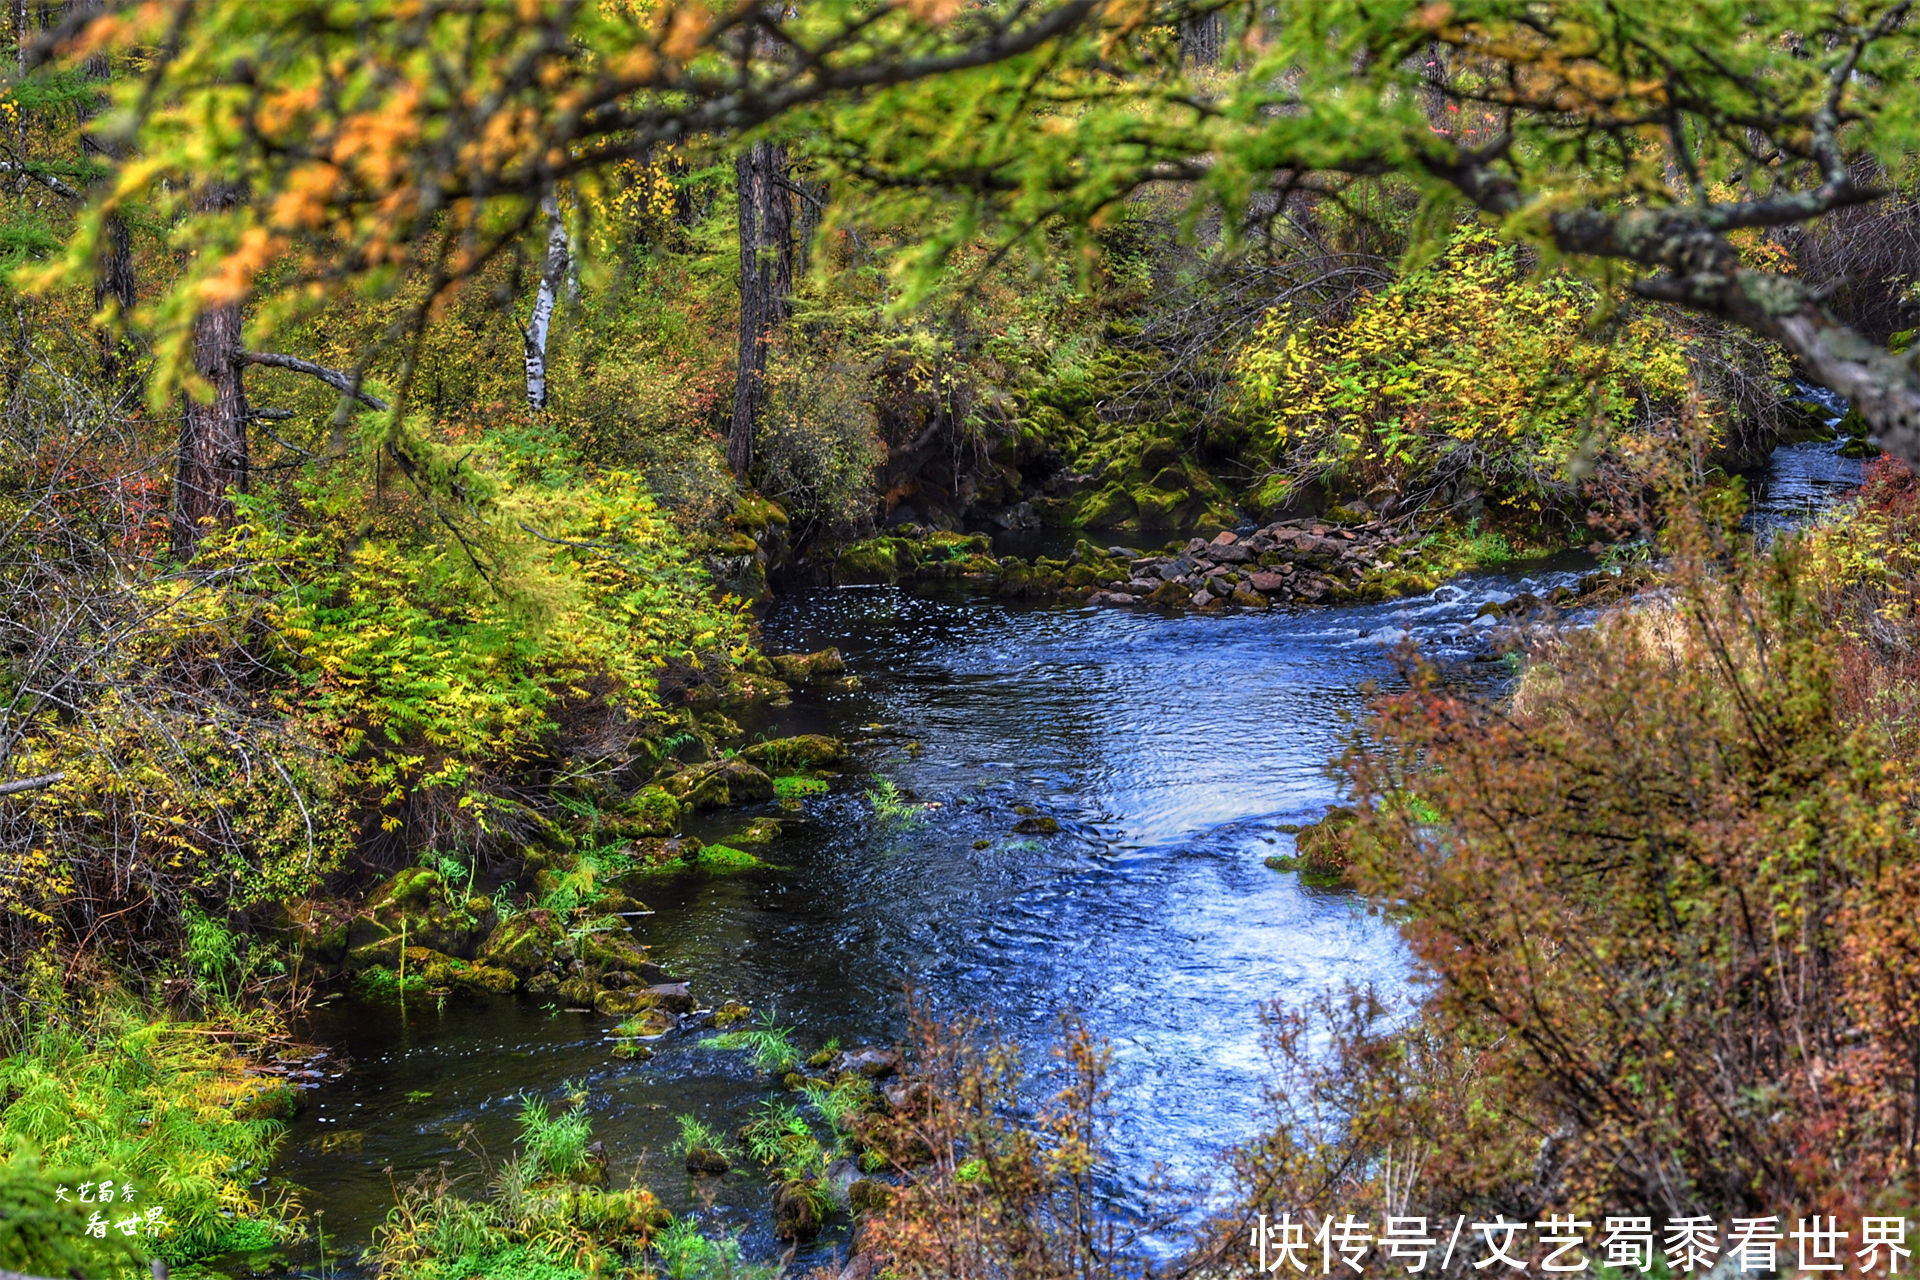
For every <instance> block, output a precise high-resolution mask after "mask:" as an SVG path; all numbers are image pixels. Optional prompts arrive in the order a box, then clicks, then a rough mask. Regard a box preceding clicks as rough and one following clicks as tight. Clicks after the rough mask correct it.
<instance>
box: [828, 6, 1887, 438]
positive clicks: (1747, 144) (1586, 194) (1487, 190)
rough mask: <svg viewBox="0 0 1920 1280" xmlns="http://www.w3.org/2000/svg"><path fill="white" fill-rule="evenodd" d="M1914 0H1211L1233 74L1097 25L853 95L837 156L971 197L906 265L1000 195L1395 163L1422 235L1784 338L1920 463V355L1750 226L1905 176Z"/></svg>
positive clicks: (1306, 177)
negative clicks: (1043, 59)
mask: <svg viewBox="0 0 1920 1280" xmlns="http://www.w3.org/2000/svg"><path fill="white" fill-rule="evenodd" d="M1912 9H1913V5H1912V3H1911V2H1910V0H1839V2H1838V3H1833V4H1826V5H1818V6H1807V5H1802V4H1785V3H1762V4H1758V5H1756V4H1752V3H1749V2H1747V0H1699V2H1697V3H1690V4H1684V5H1676V4H1669V3H1661V2H1660V0H1435V2H1434V3H1426V4H1414V3H1410V2H1402V3H1393V4H1384V5H1382V4H1374V3H1370V2H1364V3H1363V2H1362V0H1287V2H1286V3H1282V4H1280V5H1278V6H1269V5H1264V4H1252V3H1243V4H1238V5H1236V6H1234V7H1233V8H1232V9H1230V10H1227V11H1226V12H1227V13H1228V14H1229V15H1230V21H1229V33H1230V39H1229V41H1228V43H1229V44H1230V45H1232V46H1234V47H1233V51H1232V54H1231V55H1230V56H1228V57H1226V58H1225V61H1226V62H1228V63H1229V64H1230V65H1231V66H1232V67H1234V68H1235V70H1234V72H1233V74H1231V75H1230V76H1227V77H1218V78H1215V79H1213V80H1210V81H1206V82H1202V81H1201V80H1200V79H1199V78H1198V77H1195V76H1191V75H1188V74H1187V73H1185V72H1184V71H1183V68H1182V63H1183V58H1182V56H1181V54H1182V46H1183V45H1185V44H1189V43H1190V41H1187V40H1184V39H1182V38H1181V36H1180V35H1179V34H1175V35H1174V36H1171V37H1160V36H1156V35H1154V34H1153V32H1152V31H1151V30H1149V31H1147V32H1143V33H1142V35H1141V37H1140V38H1139V39H1137V40H1134V41H1132V42H1130V43H1125V44H1122V43H1118V42H1115V41H1112V40H1110V39H1102V38H1100V37H1099V36H1098V34H1097V33H1096V35H1095V36H1093V37H1092V38H1089V39H1088V40H1086V41H1084V42H1082V43H1081V44H1079V45H1078V46H1075V48H1074V49H1073V51H1072V56H1071V57H1067V58H1062V59H1060V60H1058V61H1057V62H1056V63H1055V64H1054V66H1053V67H1052V69H1051V74H1050V75H1049V77H1048V78H1047V79H1045V80H1043V81H1035V82H1023V83H1018V84H1009V83H1005V82H1000V83H996V84H994V85H991V86H984V87H980V88H977V89H976V90H975V91H974V92H972V93H970V94H966V95H960V94H956V93H954V92H952V91H951V90H948V89H945V88H940V87H934V86H920V85H915V86H907V87H904V88H902V89H900V90H897V91H894V92H890V93H888V94H885V95H882V96H880V97H878V98H876V99H874V100H873V101H871V102H869V103H866V104H863V105H862V106H861V107H860V108H859V109H858V110H855V111H851V112H845V113H842V114H841V115H840V116H838V117H837V118H836V119H835V122H834V123H835V128H836V140H837V150H838V152H839V153H840V154H843V155H844V154H847V153H849V152H852V151H855V149H858V154H859V160H858V167H859V169H860V170H862V171H863V172H866V173H868V174H874V173H883V174H885V175H886V176H887V178H888V180H889V181H890V182H891V183H893V184H895V185H898V184H900V183H902V182H911V183H914V184H917V185H920V186H923V187H932V186H936V185H937V186H944V187H945V188H947V189H948V190H949V191H950V192H955V193H961V194H964V195H966V196H968V197H970V198H971V199H972V200H973V201H974V206H973V207H974V212H973V214H972V215H970V216H969V217H966V218H962V219H959V220H957V221H956V224H955V230H954V232H953V233H952V234H950V235H948V236H947V237H945V239H944V240H943V241H942V242H941V243H939V244H935V245H933V246H931V247H930V248H929V250H928V252H927V253H926V254H924V255H923V260H922V264H921V265H922V268H923V278H924V276H925V270H926V269H928V268H932V267H937V266H938V265H940V263H941V262H942V261H943V260H944V258H945V256H946V254H947V253H948V252H950V251H951V250H952V249H953V248H955V247H957V246H958V245H959V244H960V243H962V242H963V241H964V240H965V239H966V238H967V237H968V236H972V235H976V234H977V227H978V225H979V218H980V217H982V216H985V215H989V214H991V215H994V216H997V217H999V218H1001V219H1002V220H1003V225H1004V226H1006V227H1008V228H1010V231H1011V233H1012V234H1015V235H1027V234H1032V233H1034V232H1035V231H1036V229H1037V228H1040V227H1043V226H1046V225H1048V224H1050V223H1057V222H1065V223H1067V224H1069V225H1079V226H1082V227H1087V226H1092V225H1095V224H1097V223H1098V222H1099V221H1100V220H1101V219H1102V217H1103V216H1104V215H1105V213H1106V211H1108V210H1109V209H1111V208H1112V207H1114V206H1116V205H1118V204H1120V203H1121V202H1123V201H1125V200H1126V199H1128V198H1129V197H1130V196H1131V195H1132V194H1133V193H1135V192H1136V191H1139V190H1140V189H1142V188H1143V187H1146V186H1149V185H1153V184H1176V185H1178V186H1180V187H1182V188H1184V189H1186V190H1188V191H1190V192H1191V193H1192V194H1193V197H1194V198H1195V200H1196V202H1198V203H1199V204H1201V205H1212V206H1214V207H1215V208H1217V210H1218V212H1219V213H1220V214H1221V215H1222V216H1223V217H1224V218H1225V219H1226V220H1227V221H1228V223H1229V224H1230V225H1236V226H1239V227H1241V228H1244V227H1245V225H1246V223H1247V222H1248V221H1249V218H1250V216H1251V214H1252V211H1255V210H1262V211H1264V210H1271V209H1273V208H1274V207H1275V203H1274V200H1273V198H1272V197H1273V196H1274V195H1275V194H1276V193H1277V194H1278V195H1279V196H1280V197H1282V199H1283V200H1284V199H1289V198H1290V199H1311V200H1318V201H1322V202H1334V203H1338V202H1342V201H1344V200H1346V199H1347V198H1348V197H1350V196H1351V195H1352V194H1353V193H1354V191H1355V190H1356V184H1372V183H1379V182H1389V183H1397V184H1401V185H1403V186H1406V187H1411V188H1413V189H1414V190H1415V191H1417V192H1418V193H1419V194H1420V195H1422V196H1423V197H1424V198H1425V199H1426V201H1427V216H1426V217H1425V218H1424V219H1423V223H1424V225H1425V227H1426V228H1427V230H1428V231H1429V233H1431V232H1433V231H1437V230H1438V229H1439V228H1441V227H1443V226H1445V225H1446V224H1447V223H1448V222H1449V221H1451V214H1452V213H1454V212H1456V211H1458V210H1460V209H1461V207H1462V206H1465V207H1466V208H1469V209H1472V210H1477V211H1478V212H1479V213H1480V214H1482V215H1483V216H1485V217H1486V218H1488V219H1489V220H1491V221H1493V222H1495V223H1496V224H1498V226H1499V227H1500V228H1501V230H1502V231H1503V233H1504V234H1506V235H1508V236H1511V237H1514V238H1517V239H1520V240H1524V241H1526V242H1529V243H1531V244H1533V245H1535V246H1537V247H1538V248H1539V249H1541V250H1542V251H1543V252H1544V253H1545V255H1546V256H1547V257H1548V259H1549V260H1550V261H1554V262H1572V263H1576V264H1580V265H1582V266H1584V267H1585V268H1586V269H1588V270H1590V271H1591V272H1592V273H1593V274H1594V275H1596V276H1598V277H1600V278H1602V280H1603V281H1604V282H1605V283H1607V284H1609V285H1617V286H1623V287H1625V288H1626V289H1628V290H1630V291H1632V292H1633V293H1637V294H1639V295H1640V296H1642V297H1646V298H1651V299H1657V300H1659V301H1663V302H1668V303H1672V304H1675V305H1678V306H1681V307H1685V308H1689V309H1692V310H1694V311H1698V312H1704V313H1707V314H1710V315H1714V316H1718V317H1721V318H1724V319H1727V320H1731V321H1735V322H1738V323H1740V324H1742V325H1745V326H1747V327H1748V328H1750V329H1752V330H1753V331H1755V332H1757V333H1759V334H1761V335H1763V336H1765V337H1768V338H1771V339H1773V340H1774V341H1776V342H1778V343H1780V344H1781V345H1782V346H1783V347H1784V348H1785V349H1786V350H1787V351H1788V352H1790V353H1791V354H1792V355H1793V356H1794V357H1795V358H1796V359H1797V360H1798V362H1799V363H1800V366H1801V368H1802V369H1803V370H1804V372H1805V373H1806V374H1807V375H1808V376H1809V377H1810V378H1812V379H1813V380H1815V381H1818V382H1820V383H1823V384H1824V385H1826V386H1828V387H1830V388H1832V389H1833V390H1835V391H1838V392H1839V393H1841V394H1842V395H1844V396H1846V397H1848V398H1849V399H1850V400H1852V401H1853V403H1854V404H1855V406H1856V407H1857V408H1858V409H1859V410H1860V411H1861V413H1862V414H1863V415H1864V416H1865V417H1866V419H1867V421H1868V422H1869V423H1870V424H1871V425H1872V426H1873V428H1874V429H1875V431H1876V432H1877V438H1878V441H1879V443H1880V444H1881V445H1882V447H1884V448H1885V449H1886V450H1887V451H1888V452H1890V453H1893V454H1896V455H1898V456H1899V457H1901V458H1903V459H1904V460H1906V461H1908V462H1909V463H1914V464H1920V365H1916V363H1915V361H1914V360H1913V359H1910V358H1908V357H1906V356H1901V355H1894V354H1891V353H1889V352H1888V351H1887V350H1886V349H1885V347H1884V346H1883V345H1882V344H1881V343H1880V342H1878V341H1875V340H1874V339H1873V338H1872V337H1871V336H1869V335H1866V334H1862V333H1860V332H1856V331H1855V330H1853V329H1851V328H1850V327H1848V326H1847V325H1846V324H1844V323H1842V322H1841V321H1839V320H1838V319H1837V318H1836V317H1835V316H1834V315H1833V313H1832V312H1831V311H1830V310H1829V309H1828V307H1827V306H1826V305H1825V299H1824V293H1823V289H1822V284H1823V282H1820V281H1811V280H1805V279H1801V278H1799V277H1798V276H1796V275H1795V274H1793V272H1792V270H1791V268H1790V266H1789V265H1788V264H1787V262H1786V259H1785V255H1783V254H1778V253H1775V252H1771V251H1770V250H1769V242H1768V240H1767V237H1768V236H1769V235H1771V234H1773V233H1775V232H1777V231H1779V230H1780V229H1783V228H1790V227H1799V226H1812V227H1814V228H1816V229H1817V228H1818V227H1819V226H1820V225H1821V224H1822V222H1823V220H1828V219H1829V215H1834V214H1837V213H1843V212H1845V211H1848V210H1853V209H1857V208H1860V207H1863V206H1873V205H1876V204H1879V203H1882V202H1887V201H1889V199H1890V198H1891V197H1892V196H1893V195H1894V194H1895V193H1896V192H1897V191H1899V190H1900V189H1901V188H1902V187H1903V186H1904V185H1906V184H1908V183H1909V182H1910V181H1911V178H1912V176H1913V162H1912V157H1913V156H1914V155H1915V154H1920V148H1917V147H1916V143H1920V83H1916V81H1915V79H1914V77H1913V76H1912V74H1911V72H1910V69H1909V68H1910V65H1911V60H1912V57H1913V55H1914V53H1915V46H1916V43H1917V42H1920V24H1916V23H1915V22H1914V21H1913V20H1912V17H1913V14H1912ZM1169 12H1170V14H1171V16H1174V17H1178V16H1179V15H1180V13H1181V12H1182V10H1181V9H1180V7H1179V6H1172V7H1171V8H1170V11H1169ZM1173 30H1174V31H1175V32H1176V33H1178V32H1181V31H1185V30H1191V28H1190V27H1187V28H1181V27H1174V28H1173ZM1436 71H1438V73H1439V74H1438V75H1436ZM1436 80H1438V81H1439V83H1436ZM1434 115H1438V116H1439V117H1441V118H1442V119H1443V120H1445V121H1446V122H1447V123H1444V124H1441V125H1439V126H1436V125H1435V124H1434V121H1433V116H1434ZM1434 238H1435V237H1433V236H1432V235H1431V234H1429V237H1428V239H1429V243H1431V242H1432V240H1433V239H1434Z"/></svg>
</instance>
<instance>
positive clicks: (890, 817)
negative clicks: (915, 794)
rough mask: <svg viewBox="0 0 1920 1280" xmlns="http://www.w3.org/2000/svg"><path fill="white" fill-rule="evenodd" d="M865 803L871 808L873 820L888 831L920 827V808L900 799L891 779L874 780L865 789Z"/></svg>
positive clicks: (898, 791)
mask: <svg viewBox="0 0 1920 1280" xmlns="http://www.w3.org/2000/svg"><path fill="white" fill-rule="evenodd" d="M867 803H868V804H870V805H872V806H873V820H874V822H875V823H876V824H878V825H879V826H881V827H883V828H886V829H889V830H895V831H897V830H901V829H903V828H906V827H917V826H919V825H920V822H921V820H922V818H921V809H920V806H919V805H917V804H915V803H913V802H912V801H911V800H907V799H904V798H902V796H901V795H900V788H899V787H898V786H896V785H895V784H894V781H893V779H892V778H876V779H874V782H873V785H872V786H870V787H868V788H867Z"/></svg>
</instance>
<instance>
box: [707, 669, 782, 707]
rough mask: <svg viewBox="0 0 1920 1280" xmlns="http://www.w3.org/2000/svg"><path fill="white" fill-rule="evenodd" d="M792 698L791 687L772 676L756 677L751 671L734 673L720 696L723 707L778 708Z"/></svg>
mask: <svg viewBox="0 0 1920 1280" xmlns="http://www.w3.org/2000/svg"><path fill="white" fill-rule="evenodd" d="M792 697H793V686H792V685H791V684H789V683H788V682H787V681H785V680H781V679H778V678H776V677H774V676H763V675H756V674H754V673H753V672H751V671H736V672H734V673H733V674H732V675H731V676H730V677H728V679H727V687H726V691H725V693H723V694H722V695H721V698H720V705H721V706H723V707H752V706H760V705H767V706H780V705H782V704H784V703H786V702H788V701H791V700H792Z"/></svg>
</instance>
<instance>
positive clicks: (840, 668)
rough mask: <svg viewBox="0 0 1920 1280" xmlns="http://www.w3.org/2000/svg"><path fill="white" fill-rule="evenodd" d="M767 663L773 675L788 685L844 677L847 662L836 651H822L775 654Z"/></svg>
mask: <svg viewBox="0 0 1920 1280" xmlns="http://www.w3.org/2000/svg"><path fill="white" fill-rule="evenodd" d="M767 661H768V662H769V663H771V664H772V666H773V673H774V674H775V675H777V676H779V677H780V678H781V679H782V680H785V681H787V682H788V683H789V684H811V683H813V682H814V681H815V680H821V679H825V678H826V677H828V676H840V675H845V674H846V672H847V660H846V659H845V658H842V657H841V656H840V651H839V650H838V649H822V650H820V651H819V652H817V653H776V654H774V655H773V656H772V657H770V658H768V659H767Z"/></svg>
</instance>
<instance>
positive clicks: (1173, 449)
mask: <svg viewBox="0 0 1920 1280" xmlns="http://www.w3.org/2000/svg"><path fill="white" fill-rule="evenodd" d="M1135 457H1136V458H1137V460H1138V463H1139V467H1140V470H1141V471H1143V472H1154V471H1161V470H1164V469H1165V468H1168V467H1176V466H1178V465H1180V445H1179V443H1178V442H1177V441H1174V440H1169V439H1167V438H1166V437H1164V436H1147V437H1143V438H1141V440H1140V441H1139V452H1138V453H1137V454H1136V455H1135Z"/></svg>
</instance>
